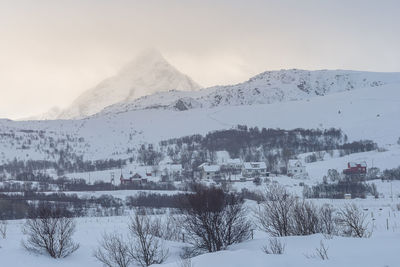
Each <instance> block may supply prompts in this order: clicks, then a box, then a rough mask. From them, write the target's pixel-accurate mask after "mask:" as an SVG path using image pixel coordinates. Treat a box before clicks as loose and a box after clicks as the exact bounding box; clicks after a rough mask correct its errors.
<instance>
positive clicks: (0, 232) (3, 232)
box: [0, 220, 8, 239]
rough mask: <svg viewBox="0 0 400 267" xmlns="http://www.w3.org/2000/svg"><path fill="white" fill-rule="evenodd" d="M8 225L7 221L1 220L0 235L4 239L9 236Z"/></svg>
mask: <svg viewBox="0 0 400 267" xmlns="http://www.w3.org/2000/svg"><path fill="white" fill-rule="evenodd" d="M7 225H8V223H7V221H5V220H0V236H1V237H2V238H3V239H6V237H7Z"/></svg>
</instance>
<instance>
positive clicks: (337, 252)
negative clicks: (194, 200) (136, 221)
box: [0, 199, 400, 267]
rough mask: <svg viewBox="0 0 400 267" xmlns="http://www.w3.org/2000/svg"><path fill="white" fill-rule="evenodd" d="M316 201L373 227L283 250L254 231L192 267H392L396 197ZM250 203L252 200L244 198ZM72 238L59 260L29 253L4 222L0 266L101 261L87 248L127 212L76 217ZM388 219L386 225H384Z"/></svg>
mask: <svg viewBox="0 0 400 267" xmlns="http://www.w3.org/2000/svg"><path fill="white" fill-rule="evenodd" d="M314 201H315V202H317V203H318V204H322V203H325V202H328V203H331V204H333V205H335V206H336V207H340V206H341V205H343V204H345V203H351V202H352V203H355V204H356V205H358V206H360V208H362V209H364V212H365V213H366V214H367V216H368V219H367V220H368V221H369V227H370V229H371V230H372V231H373V233H372V236H371V237H370V238H362V239H359V238H345V237H336V236H335V237H333V238H332V239H329V238H328V239H327V238H325V237H324V236H323V235H320V234H317V235H312V236H293V237H284V238H280V239H281V240H282V241H283V242H284V243H285V244H286V249H285V252H284V254H283V255H267V254H265V253H264V252H263V251H262V247H263V246H264V245H266V243H267V241H268V236H267V234H265V233H263V232H260V231H255V235H254V239H253V240H248V241H245V242H243V243H241V244H236V245H233V246H231V247H229V248H228V249H227V250H226V251H221V252H216V253H208V254H203V255H200V256H197V257H195V258H193V259H192V264H193V266H215V267H225V266H226V267H231V266H235V267H236V266H237V267H239V266H240V267H243V266H255V267H258V266H260V267H261V266H274V267H283V266H293V267H295V266H360V267H376V266H382V267H383V266H388V267H396V266H398V264H399V262H400V254H399V253H398V249H399V244H398V243H399V240H400V212H399V211H398V210H397V209H396V204H397V203H400V202H399V200H398V199H397V200H395V201H392V200H390V199H367V200H357V199H356V200H335V201H333V200H314ZM248 204H249V205H250V206H252V207H254V206H255V205H256V204H255V203H254V202H249V203H248ZM76 220H77V232H76V234H75V236H74V237H75V240H76V241H77V242H79V243H80V248H79V250H78V251H77V252H75V253H74V254H72V255H71V256H69V257H67V258H65V259H59V260H54V259H52V258H49V257H48V256H44V255H34V254H30V253H28V252H27V251H25V249H24V248H23V247H22V246H21V239H22V238H23V235H22V233H21V227H22V225H23V223H24V220H17V221H10V222H9V225H8V233H7V238H6V239H5V240H2V239H0V245H1V247H2V248H1V249H0V259H1V266H15V267H19V266H30V267H41V266H54V267H57V266H76V267H80V266H85V267H92V266H101V264H100V263H99V262H97V261H96V260H95V258H94V257H93V256H92V254H93V250H95V249H96V247H97V246H98V241H99V240H100V238H101V235H102V234H103V233H104V232H114V231H116V232H120V233H125V234H126V233H127V231H128V230H127V223H128V221H129V217H127V216H121V217H102V218H93V217H87V218H78V219H76ZM387 223H388V226H389V227H388V228H387ZM321 241H322V242H323V243H324V244H325V245H326V246H327V247H328V256H329V260H325V261H323V260H321V259H319V258H312V257H311V258H310V257H308V256H310V255H313V254H314V253H315V252H316V251H315V249H316V248H318V247H319V246H320V242H321ZM165 245H166V246H167V247H168V249H169V252H170V254H169V257H168V259H167V261H166V262H165V264H163V265H162V266H171V267H172V266H174V267H175V266H176V267H179V266H180V265H179V253H180V251H181V248H182V246H184V244H183V243H179V242H170V241H167V242H166V243H165Z"/></svg>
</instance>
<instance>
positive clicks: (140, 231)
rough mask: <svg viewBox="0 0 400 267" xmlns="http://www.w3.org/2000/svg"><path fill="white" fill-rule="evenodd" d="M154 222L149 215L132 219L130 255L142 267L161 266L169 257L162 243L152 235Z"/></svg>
mask: <svg viewBox="0 0 400 267" xmlns="http://www.w3.org/2000/svg"><path fill="white" fill-rule="evenodd" d="M152 229H153V225H152V221H151V219H150V218H149V216H148V215H138V214H136V215H135V216H134V217H132V218H131V221H130V224H129V230H130V233H131V235H132V237H133V240H132V241H131V244H130V248H129V254H130V256H131V258H132V259H133V260H134V261H135V262H136V263H137V264H138V265H140V266H142V267H145V266H149V265H152V264H161V263H163V262H164V261H165V259H166V258H167V256H168V250H167V249H165V248H164V245H163V243H162V241H161V240H160V239H159V238H158V237H156V236H154V235H153V234H152Z"/></svg>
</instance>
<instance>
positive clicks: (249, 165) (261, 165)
mask: <svg viewBox="0 0 400 267" xmlns="http://www.w3.org/2000/svg"><path fill="white" fill-rule="evenodd" d="M243 166H244V168H245V169H246V170H260V169H266V168H267V165H266V164H265V162H244V163H243Z"/></svg>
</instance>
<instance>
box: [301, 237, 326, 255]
mask: <svg viewBox="0 0 400 267" xmlns="http://www.w3.org/2000/svg"><path fill="white" fill-rule="evenodd" d="M328 249H329V248H328V247H327V246H325V244H324V242H322V240H321V242H320V246H319V248H316V249H315V253H313V254H311V255H308V254H305V255H304V256H305V257H306V258H308V259H321V260H329V257H328Z"/></svg>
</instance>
